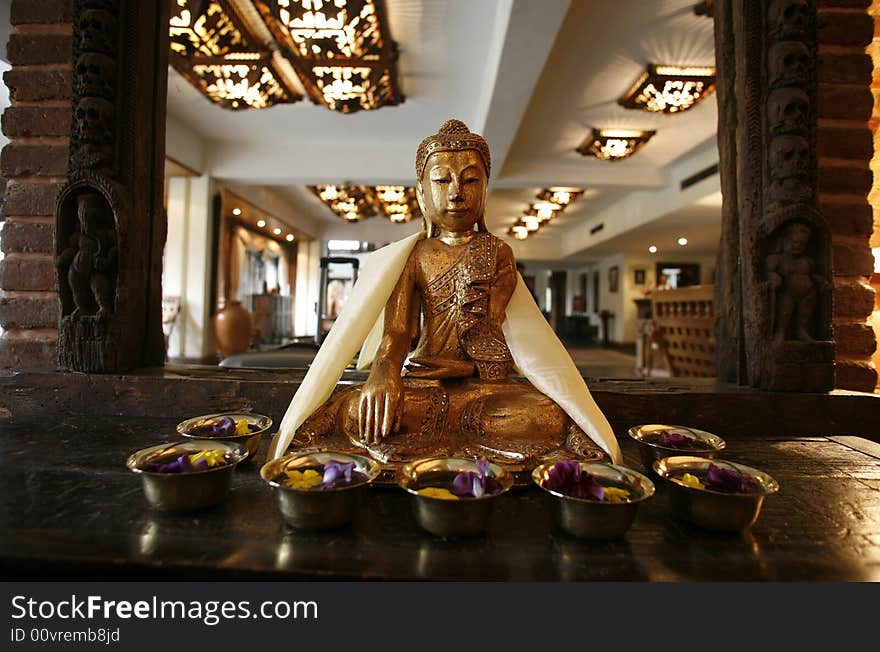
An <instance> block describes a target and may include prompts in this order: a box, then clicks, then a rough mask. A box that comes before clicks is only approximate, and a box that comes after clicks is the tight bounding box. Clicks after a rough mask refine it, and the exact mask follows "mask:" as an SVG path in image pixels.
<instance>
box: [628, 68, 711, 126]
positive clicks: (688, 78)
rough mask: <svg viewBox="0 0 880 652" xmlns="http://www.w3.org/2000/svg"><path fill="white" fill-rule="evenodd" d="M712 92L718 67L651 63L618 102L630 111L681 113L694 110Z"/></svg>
mask: <svg viewBox="0 0 880 652" xmlns="http://www.w3.org/2000/svg"><path fill="white" fill-rule="evenodd" d="M713 90H715V68H712V67H709V66H660V65H656V64H653V63H652V64H649V65H648V68H647V69H646V70H645V72H643V73H642V74H641V76H640V77H639V78H638V79H637V80H636V81H635V83H634V84H633V85H632V86H631V87H630V89H629V90H628V91H627V92H626V94H625V95H624V96H623V97H621V98H620V99H619V100H617V102H618V104H620V105H621V106H623V107H626V108H627V109H642V110H644V111H651V112H653V113H667V114H672V113H681V112H682V111H687V110H688V109H692V108H694V107H695V106H696V105H697V104H699V103H700V102H702V101H703V100H704V99H706V97H707V96H708V95H710V94H711V93H712V91H713Z"/></svg>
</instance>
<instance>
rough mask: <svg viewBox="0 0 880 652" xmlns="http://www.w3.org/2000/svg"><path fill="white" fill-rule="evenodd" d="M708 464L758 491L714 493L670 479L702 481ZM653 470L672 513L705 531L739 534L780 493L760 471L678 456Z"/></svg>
mask: <svg viewBox="0 0 880 652" xmlns="http://www.w3.org/2000/svg"><path fill="white" fill-rule="evenodd" d="M709 464H715V465H716V466H720V467H721V468H726V469H730V470H732V471H737V472H739V473H743V474H745V475H748V476H750V477H752V478H753V479H754V480H755V482H756V484H757V488H758V491H757V492H756V493H728V492H722V491H713V490H712V489H699V488H697V487H690V486H687V485H684V484H681V483H679V482H676V481H675V480H673V479H672V478H673V477H675V476H678V475H682V474H684V473H691V474H693V475H696V476H698V477H702V476H703V475H705V473H706V469H708V468H709ZM654 470H655V471H656V473H657V475H659V476H660V477H661V478H663V479H664V480H665V481H666V484H667V485H668V490H669V504H670V507H671V509H672V513H673V514H675V515H676V516H677V517H679V518H681V519H683V520H685V521H688V522H689V523H693V524H694V525H698V526H700V527H703V528H706V529H707V530H719V531H722V532H739V531H742V530H745V529H747V528H749V527H751V525H752V524H753V523H754V522H755V521H756V520H757V519H758V514H760V513H761V505H762V504H763V503H764V498H765V497H766V496H769V495H770V494H774V493H776V492H777V491H779V483H778V482H776V480H774V479H773V478H772V477H770V476H769V475H767V474H766V473H764V472H763V471H759V470H758V469H753V468H751V467H749V466H744V465H742V464H735V463H733V462H728V461H725V460H717V459H715V460H713V459H707V458H704V457H692V456H689V455H678V456H675V457H667V458H664V459H662V460H658V461H656V462H654Z"/></svg>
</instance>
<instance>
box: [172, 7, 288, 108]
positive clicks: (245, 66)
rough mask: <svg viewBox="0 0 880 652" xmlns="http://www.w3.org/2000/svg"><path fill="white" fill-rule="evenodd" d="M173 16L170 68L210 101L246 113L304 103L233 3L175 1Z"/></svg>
mask: <svg viewBox="0 0 880 652" xmlns="http://www.w3.org/2000/svg"><path fill="white" fill-rule="evenodd" d="M171 12H172V15H171V19H170V21H169V35H170V38H171V53H170V62H171V65H172V66H174V69H175V70H177V72H179V73H180V74H181V75H183V77H184V78H186V80H187V81H189V82H190V83H191V84H192V85H193V86H195V87H196V88H198V89H199V90H200V91H201V92H202V93H203V94H204V95H206V96H207V97H208V99H210V100H211V101H212V102H214V103H216V104H219V105H220V106H222V107H224V108H226V109H233V110H242V109H264V108H267V107H270V106H272V105H274V104H281V103H291V102H297V101H299V100H301V99H302V95H300V94H299V93H297V92H296V91H294V90H293V89H292V88H290V87H289V86H288V85H287V84H286V83H285V81H284V78H283V76H282V75H280V74H279V71H278V69H277V67H276V65H275V63H274V62H273V61H272V55H271V53H270V52H269V51H267V50H265V49H260V48H258V47H256V46H255V44H256V43H257V42H258V41H257V39H256V37H255V36H254V35H253V34H252V33H251V32H250V31H249V29H248V27H247V24H246V22H245V21H244V20H243V19H242V18H241V16H240V15H239V14H238V13H237V12H236V10H235V9H234V7H233V6H232V5H231V4H230V3H228V2H226V1H224V0H175V2H174V4H173V7H172V10H171Z"/></svg>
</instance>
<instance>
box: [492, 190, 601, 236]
mask: <svg viewBox="0 0 880 652" xmlns="http://www.w3.org/2000/svg"><path fill="white" fill-rule="evenodd" d="M584 192H585V191H584V190H583V189H582V188H563V187H558V186H557V187H553V188H544V189H543V190H541V191H539V192H538V194H537V199H538V201H535V202H532V203H531V204H529V207H528V208H527V209H526V210H525V211H524V213H523V215H522V216H520V217H519V218H518V219H517V221H516V223H515V224H514V225H513V226H511V227H510V228H509V229H508V231H507V232H508V233H509V234H510V235H512V236H513V237H514V238H516V239H517V240H525V239H527V238H528V237H529V236H530V235H532V234H533V233H536V232H538V231H539V230H540V229H541V228H543V227H544V226H545V225H546V224H548V223H550V222H551V221H552V220H553V219H555V218H556V217H558V216H559V215H561V214H562V213H563V212H564V211H565V209H566V208H567V207H568V206H569V205H570V204H571V203H573V202H575V201H577V200H578V199H580V198H581V197H583V196H584Z"/></svg>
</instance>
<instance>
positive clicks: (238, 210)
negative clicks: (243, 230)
mask: <svg viewBox="0 0 880 652" xmlns="http://www.w3.org/2000/svg"><path fill="white" fill-rule="evenodd" d="M232 214H233V215H241V209H240V208H233V209H232Z"/></svg>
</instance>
